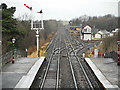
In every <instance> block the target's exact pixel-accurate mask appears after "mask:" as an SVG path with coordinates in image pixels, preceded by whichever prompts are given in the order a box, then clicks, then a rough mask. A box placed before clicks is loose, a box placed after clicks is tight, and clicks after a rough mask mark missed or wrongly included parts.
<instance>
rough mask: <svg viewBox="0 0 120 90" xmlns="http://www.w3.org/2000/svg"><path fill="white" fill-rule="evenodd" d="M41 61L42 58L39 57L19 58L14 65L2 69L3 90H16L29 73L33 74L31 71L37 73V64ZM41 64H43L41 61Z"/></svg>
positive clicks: (9, 64) (10, 64)
mask: <svg viewBox="0 0 120 90" xmlns="http://www.w3.org/2000/svg"><path fill="white" fill-rule="evenodd" d="M42 59H44V58H42ZM39 60H40V58H38V57H35V58H18V59H16V60H15V63H14V64H12V63H8V64H6V65H5V66H4V67H3V68H2V88H14V87H15V86H16V85H17V83H18V82H19V81H20V80H21V79H22V78H23V77H24V76H26V75H27V74H28V73H29V74H31V72H30V71H31V70H32V71H35V68H36V66H35V64H36V62H38V61H39ZM39 63H41V62H40V61H39ZM33 67H35V68H33ZM37 68H38V67H37Z"/></svg>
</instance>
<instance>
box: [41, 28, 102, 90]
mask: <svg viewBox="0 0 120 90" xmlns="http://www.w3.org/2000/svg"><path fill="white" fill-rule="evenodd" d="M87 45H88V44H84V43H82V42H79V41H77V40H75V39H73V38H72V37H71V36H70V35H69V33H68V32H67V31H65V28H58V31H57V33H56V34H55V36H54V37H53V39H52V41H51V43H50V44H49V47H48V48H47V50H46V51H47V52H48V54H47V57H46V63H47V65H46V67H45V68H44V70H43V72H44V73H43V74H42V75H41V80H40V82H39V89H40V90H44V89H46V88H51V89H54V90H58V89H63V88H72V89H73V88H74V89H76V90H80V89H89V90H96V88H97V89H98V90H101V87H102V86H101V84H100V83H99V81H98V80H97V79H96V77H95V75H94V74H93V72H92V71H91V70H90V68H89V67H88V65H87V64H86V62H85V61H84V59H83V58H81V57H80V56H77V53H78V51H79V52H80V51H82V50H83V49H85V48H87ZM76 46H77V48H76Z"/></svg>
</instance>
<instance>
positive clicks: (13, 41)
mask: <svg viewBox="0 0 120 90" xmlns="http://www.w3.org/2000/svg"><path fill="white" fill-rule="evenodd" d="M12 43H13V59H12V63H14V62H15V61H14V43H15V37H13V39H12Z"/></svg>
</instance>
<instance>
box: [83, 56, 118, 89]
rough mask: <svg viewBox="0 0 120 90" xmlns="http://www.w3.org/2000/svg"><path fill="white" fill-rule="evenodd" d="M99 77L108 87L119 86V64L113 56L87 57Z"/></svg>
mask: <svg viewBox="0 0 120 90" xmlns="http://www.w3.org/2000/svg"><path fill="white" fill-rule="evenodd" d="M85 61H86V62H87V63H88V65H89V66H90V67H91V68H92V70H93V71H94V73H95V74H96V76H97V77H98V79H99V80H100V81H101V82H102V84H103V85H104V87H106V88H118V80H119V79H118V78H119V77H118V71H119V69H118V67H119V66H118V65H117V63H116V62H115V61H114V60H113V59H111V58H85Z"/></svg>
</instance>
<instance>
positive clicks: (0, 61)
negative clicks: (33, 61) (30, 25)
mask: <svg viewBox="0 0 120 90" xmlns="http://www.w3.org/2000/svg"><path fill="white" fill-rule="evenodd" d="M25 56H26V52H25V51H24V50H17V49H15V50H14V57H15V59H16V58H19V57H25ZM12 58H13V51H10V52H7V53H6V54H4V55H2V56H0V67H2V66H4V65H5V64H6V63H9V62H11V61H12Z"/></svg>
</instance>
